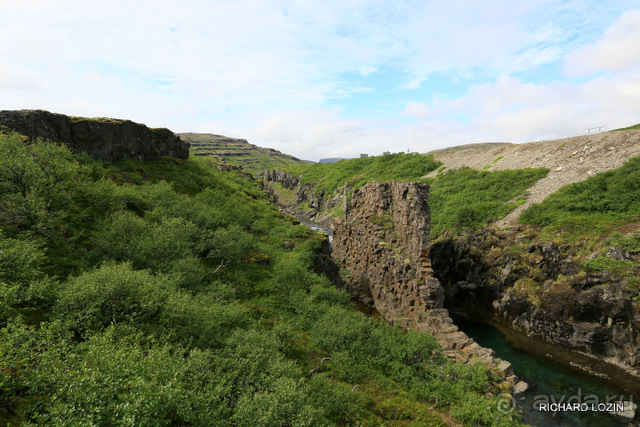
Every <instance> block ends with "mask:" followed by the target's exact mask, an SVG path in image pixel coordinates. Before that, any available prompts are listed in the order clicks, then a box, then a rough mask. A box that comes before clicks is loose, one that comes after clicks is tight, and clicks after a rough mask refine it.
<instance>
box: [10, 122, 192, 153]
mask: <svg viewBox="0 0 640 427" xmlns="http://www.w3.org/2000/svg"><path fill="white" fill-rule="evenodd" d="M0 126H5V127H6V128H8V129H10V130H12V131H14V132H18V133H21V134H23V135H26V136H28V137H29V138H33V139H36V138H42V139H45V140H51V141H56V142H63V143H65V144H67V145H69V146H70V147H71V149H72V150H73V151H75V152H85V153H88V154H89V155H90V156H92V157H94V158H96V159H100V160H106V161H109V162H113V161H116V160H119V159H125V158H128V159H134V160H152V159H158V158H161V157H163V156H169V157H174V158H178V159H186V158H188V157H189V143H188V142H185V141H182V140H181V139H180V138H178V137H177V136H176V135H175V134H173V133H172V132H171V131H170V130H168V129H150V128H148V127H147V126H145V125H142V124H138V123H134V122H132V121H129V120H115V119H107V118H95V119H93V118H82V117H69V116H65V115H62V114H54V113H50V112H48V111H42V110H19V111H0Z"/></svg>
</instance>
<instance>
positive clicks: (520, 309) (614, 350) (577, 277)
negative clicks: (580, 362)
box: [431, 228, 640, 376]
mask: <svg viewBox="0 0 640 427" xmlns="http://www.w3.org/2000/svg"><path fill="white" fill-rule="evenodd" d="M616 250H617V249H616V248H610V249H608V250H606V249H605V250H604V251H605V253H606V254H614V255H615V254H616V253H618V252H620V251H619V250H617V252H616ZM578 251H579V248H578V247H577V246H576V245H569V244H567V245H558V244H556V243H553V242H546V241H544V240H541V239H539V237H537V236H535V234H531V235H527V233H526V230H521V231H517V230H508V231H506V230H497V229H493V228H486V229H484V230H481V231H479V232H474V233H466V234H462V235H458V236H448V237H444V238H441V239H439V241H438V242H437V243H435V244H434V245H433V247H432V249H431V259H432V263H433V269H434V274H435V276H436V277H437V278H438V279H439V280H440V282H441V283H443V286H444V288H445V295H446V306H447V307H449V308H450V309H452V310H454V311H456V312H460V313H464V315H465V316H466V317H472V318H475V320H478V321H489V322H497V323H499V324H502V325H503V326H505V327H507V328H509V329H515V330H517V331H519V332H522V333H524V334H526V335H527V336H529V337H533V338H538V339H541V340H543V341H546V342H548V343H550V344H553V345H557V346H560V347H563V348H566V349H570V350H575V351H577V352H580V353H583V354H585V355H589V356H591V357H595V358H597V359H598V360H601V361H604V362H608V363H611V364H614V365H617V366H619V367H621V368H623V369H625V370H626V371H627V372H629V373H632V374H634V375H637V376H640V306H639V305H638V304H634V303H633V296H634V295H635V294H637V291H634V290H633V289H631V288H630V287H629V286H628V285H627V283H626V281H625V280H626V279H625V278H624V277H616V276H614V275H612V274H611V273H610V272H607V271H589V270H586V269H584V268H582V267H581V266H580V264H579V262H577V261H576V257H577V252H578ZM621 257H627V258H629V257H632V256H631V255H627V254H623V255H621ZM627 258H623V259H627ZM634 259H635V258H634Z"/></svg>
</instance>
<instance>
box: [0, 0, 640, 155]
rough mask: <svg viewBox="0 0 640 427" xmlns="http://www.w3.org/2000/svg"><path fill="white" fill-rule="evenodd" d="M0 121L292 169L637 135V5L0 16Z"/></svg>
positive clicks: (281, 5) (70, 1)
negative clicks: (139, 130) (189, 142)
mask: <svg viewBox="0 0 640 427" xmlns="http://www.w3.org/2000/svg"><path fill="white" fill-rule="evenodd" d="M0 10H2V13H1V14H0V40H1V43H0V109H25V108H29V109H32V108H37V109H46V110H49V111H52V112H57V113H63V114H69V115H77V116H91V117H93V116H106V117H114V118H125V119H130V120H133V121H137V122H141V123H145V124H147V125H149V126H152V127H168V128H169V129H171V130H173V131H175V132H187V131H193V132H211V133H218V134H223V135H228V136H233V137H239V138H246V139H248V140H249V142H252V143H254V144H257V145H260V146H265V147H273V148H277V149H279V150H281V151H283V152H286V153H289V154H293V155H296V156H298V157H301V158H304V159H309V160H316V161H317V160H319V159H320V158H322V157H352V156H357V155H358V154H360V153H369V154H379V153H381V152H383V151H391V152H398V151H407V150H410V151H418V152H426V151H430V150H433V149H436V148H441V147H445V146H452V145H458V144H466V143H472V142H489V141H510V142H527V141H533V140H542V139H552V138H558V137H565V136H573V135H581V134H583V133H584V132H585V129H587V128H591V127H595V126H607V127H608V129H614V128H618V127H623V126H629V125H632V124H636V123H640V4H639V3H638V1H637V0H607V1H602V0H593V1H591V0H565V1H558V0H518V1H513V0H483V1H477V0H442V1H441V0H393V1H390V0H383V1H377V0H335V1H334V0H179V1H178V0H136V1H129V0H127V1H125V0H104V1H103V0H84V1H81V0H55V1H53V0H20V1H16V0H0Z"/></svg>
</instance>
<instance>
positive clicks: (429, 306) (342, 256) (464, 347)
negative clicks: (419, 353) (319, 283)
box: [333, 181, 513, 380]
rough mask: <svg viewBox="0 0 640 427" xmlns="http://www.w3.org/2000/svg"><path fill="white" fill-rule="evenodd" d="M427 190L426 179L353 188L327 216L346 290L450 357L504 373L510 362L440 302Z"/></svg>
mask: <svg viewBox="0 0 640 427" xmlns="http://www.w3.org/2000/svg"><path fill="white" fill-rule="evenodd" d="M428 193H429V187H428V185H426V184H422V183H416V182H401V181H394V182H386V183H382V182H371V183H368V184H366V185H364V186H363V187H361V188H359V189H357V190H355V191H354V192H353V196H352V198H351V200H350V201H349V202H348V203H347V209H346V215H345V219H344V220H340V219H336V220H335V221H334V224H333V229H334V234H333V258H334V260H336V262H337V263H338V265H339V267H340V268H341V269H342V271H344V272H346V283H347V287H348V289H349V290H350V291H351V293H352V294H353V295H354V296H357V297H359V298H360V299H361V300H362V301H363V302H365V303H370V304H372V305H373V306H375V308H376V310H377V311H378V312H379V313H380V314H381V315H382V316H383V317H384V318H385V319H386V320H388V321H389V322H392V323H396V324H399V325H401V326H402V327H404V328H414V329H416V330H419V331H427V332H429V333H431V334H432V335H434V336H435V337H436V339H437V340H438V341H439V342H440V344H441V345H442V347H443V349H444V350H445V354H447V356H449V357H451V358H455V359H461V360H464V361H467V362H470V361H474V362H475V361H478V360H479V361H482V362H484V363H486V364H487V365H489V366H492V367H494V368H496V369H499V370H500V371H502V372H503V373H504V375H505V376H509V375H511V374H512V371H511V365H510V364H509V362H506V361H503V360H500V359H497V358H495V357H494V352H493V351H492V350H490V349H486V348H483V347H481V346H480V345H478V344H477V343H475V342H474V341H473V339H471V338H469V337H468V336H467V335H466V334H465V333H464V332H461V331H459V330H458V328H457V327H456V326H455V325H454V324H453V321H452V320H451V318H450V317H449V313H448V311H447V310H446V309H445V308H444V306H443V302H444V291H443V288H442V286H441V285H440V283H439V282H438V280H437V279H436V278H434V277H433V274H432V273H433V271H432V269H431V261H430V257H429V251H430V244H429V230H430V215H429V205H428V204H427V197H428ZM510 380H513V378H511V379H510Z"/></svg>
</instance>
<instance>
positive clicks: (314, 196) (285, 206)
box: [262, 169, 350, 228]
mask: <svg viewBox="0 0 640 427" xmlns="http://www.w3.org/2000/svg"><path fill="white" fill-rule="evenodd" d="M262 187H263V188H264V190H265V191H267V193H269V195H270V197H271V199H272V200H273V201H274V203H275V204H276V205H278V206H279V207H280V208H281V209H282V210H283V211H284V212H286V213H288V214H291V215H294V216H296V217H298V218H303V219H305V220H308V221H313V222H315V223H317V224H320V225H322V226H323V227H326V228H330V227H331V226H332V223H333V219H334V218H335V217H336V216H337V211H338V210H339V209H340V208H342V209H344V207H343V202H344V199H345V195H346V193H347V192H348V191H349V190H350V188H349V187H345V188H343V190H342V191H335V192H334V193H333V194H332V195H331V196H330V197H325V193H324V191H323V190H321V189H318V188H317V186H316V184H314V183H302V182H300V177H299V176H297V175H293V174H291V173H289V172H283V171H281V170H279V169H271V170H267V171H266V172H265V174H264V176H263V181H262Z"/></svg>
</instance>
